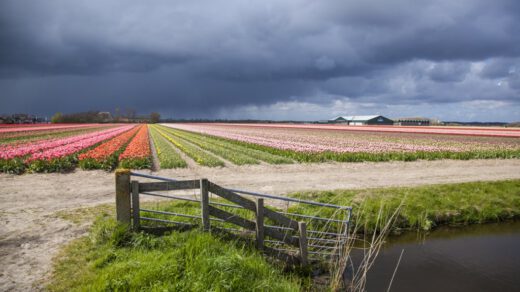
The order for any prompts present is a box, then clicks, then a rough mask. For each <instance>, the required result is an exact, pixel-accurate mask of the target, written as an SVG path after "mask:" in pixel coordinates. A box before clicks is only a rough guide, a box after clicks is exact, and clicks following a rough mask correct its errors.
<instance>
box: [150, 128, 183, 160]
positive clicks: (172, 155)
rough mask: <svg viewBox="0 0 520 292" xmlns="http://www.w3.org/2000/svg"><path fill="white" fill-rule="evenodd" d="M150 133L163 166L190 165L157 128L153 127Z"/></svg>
mask: <svg viewBox="0 0 520 292" xmlns="http://www.w3.org/2000/svg"><path fill="white" fill-rule="evenodd" d="M150 134H151V135H150V136H152V140H153V144H154V146H155V151H156V152H157V158H158V159H159V164H160V167H161V168H163V169H167V168H184V167H187V166H188V165H187V164H186V161H184V160H183V159H182V157H181V156H180V155H179V153H177V151H175V149H173V145H171V144H170V143H169V142H168V141H166V139H165V138H164V137H162V136H161V135H160V134H159V132H157V130H156V129H154V128H151V131H150Z"/></svg>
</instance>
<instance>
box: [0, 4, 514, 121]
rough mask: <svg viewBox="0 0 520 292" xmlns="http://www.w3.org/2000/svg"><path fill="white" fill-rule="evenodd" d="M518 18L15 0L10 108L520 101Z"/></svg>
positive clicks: (2, 90)
mask: <svg viewBox="0 0 520 292" xmlns="http://www.w3.org/2000/svg"><path fill="white" fill-rule="evenodd" d="M518 27H520V5H519V4H518V1H513V0H510V1H507V0H501V1H493V2H490V1H485V0H478V1H475V0H461V1H448V0H443V1H423V2H421V3H418V2H417V1H412V0H399V1H396V2H395V1H392V3H389V2H388V1H382V0H379V1H376V0H370V1H366V0H365V1H348V2H345V1H339V0H338V1H322V2H316V1H306V0H301V1H262V2H258V3H246V2H243V1H202V2H200V1H197V2H193V1H181V2H175V3H172V2H171V1H154V2H153V3H144V2H141V1H97V0H90V1H74V2H70V1H65V0H53V1H45V2H40V1H36V2H35V1H27V0H6V1H2V2H1V3H0V42H1V43H2V46H0V107H1V108H2V109H3V111H28V110H30V111H35V112H39V113H44V114H51V113H52V112H54V111H57V110H61V111H78V110H86V109H87V108H88V109H90V108H92V109H93V108H99V109H106V110H111V109H113V108H114V107H125V106H126V107H133V108H137V109H138V110H140V111H143V112H147V111H151V110H159V111H161V112H162V113H164V114H165V115H170V114H171V115H175V116H179V117H195V116H196V117H215V116H217V115H219V113H222V112H227V113H229V112H233V111H234V110H235V109H238V108H243V107H248V108H249V109H255V108H256V109H258V110H260V109H262V108H263V109H265V108H269V106H272V105H274V104H280V103H288V106H290V105H292V106H295V108H296V109H297V108H301V107H299V106H296V105H295V104H298V103H302V104H314V105H317V106H318V108H322V107H323V106H327V105H330V104H334V103H335V101H340V100H345V99H347V100H349V102H352V103H357V104H358V106H359V107H357V108H358V109H361V108H366V107H361V105H367V104H372V103H376V104H380V105H383V106H382V108H383V109H384V108H385V106H388V107H390V106H391V107H393V108H396V106H399V107H405V106H410V107H412V108H416V109H417V111H418V113H417V114H423V115H433V116H440V114H441V113H436V112H431V111H428V107H426V106H422V105H424V104H434V105H437V104H439V105H442V104H453V103H457V104H460V103H462V102H466V101H471V100H485V101H489V100H492V101H503V102H506V103H514V104H517V103H519V102H520V101H519V100H520V88H519V87H520V86H519V84H518V83H519V81H518V80H519V79H518V68H519V66H518V64H519V63H518V60H519V59H520V35H519V34H518V33H516V30H515V29H516V28H518ZM515 70H516V71H515ZM499 79H500V80H502V79H503V82H502V83H500V80H499ZM430 108H431V109H434V108H435V109H437V110H438V108H439V107H436V106H433V107H430ZM496 110H497V111H498V110H500V109H496ZM287 111H288V112H290V111H294V110H287ZM291 114H293V113H292V112H291ZM323 114H324V115H325V114H327V113H326V112H324V113H323ZM498 116H500V115H498ZM265 118H269V113H268V111H267V112H266V113H265ZM301 118H302V119H305V114H302V116H301ZM506 118H507V119H508V120H513V119H515V117H514V116H513V114H511V113H509V114H508V116H507V117H506Z"/></svg>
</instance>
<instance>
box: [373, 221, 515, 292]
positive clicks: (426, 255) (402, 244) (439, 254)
mask: <svg viewBox="0 0 520 292" xmlns="http://www.w3.org/2000/svg"><path fill="white" fill-rule="evenodd" d="M403 249H404V254H403V258H402V260H401V263H400V265H399V269H398V271H397V274H396V277H395V279H394V281H393V283H392V289H391V291H443V292H447V291H520V221H517V222H508V223H500V224H485V225H474V226H468V227H464V228H442V229H438V230H436V231H434V232H431V233H430V234H427V235H425V234H406V235H401V236H398V237H394V238H390V239H389V242H388V244H386V245H385V247H384V249H383V250H382V251H381V253H380V255H379V258H378V259H377V260H376V263H375V265H374V266H373V267H372V270H371V271H370V272H369V275H368V278H367V282H368V284H367V290H368V291H386V289H387V288H388V284H389V282H390V279H391V277H392V273H393V271H394V268H395V266H396V263H397V261H398V259H399V255H400V253H401V250H403Z"/></svg>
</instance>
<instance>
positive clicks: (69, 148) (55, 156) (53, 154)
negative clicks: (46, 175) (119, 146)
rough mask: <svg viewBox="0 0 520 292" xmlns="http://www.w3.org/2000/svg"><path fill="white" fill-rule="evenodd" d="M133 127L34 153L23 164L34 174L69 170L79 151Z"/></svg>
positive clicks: (74, 163)
mask: <svg viewBox="0 0 520 292" xmlns="http://www.w3.org/2000/svg"><path fill="white" fill-rule="evenodd" d="M133 127H135V126H133V125H130V126H124V127H121V128H118V130H116V131H112V132H109V133H105V134H102V135H97V136H95V137H91V138H89V139H83V140H80V141H77V142H75V143H71V144H66V145H62V146H59V147H56V148H51V149H47V150H45V151H42V152H38V153H34V154H32V155H31V156H30V157H29V158H27V159H26V160H25V163H26V164H28V168H29V170H31V171H34V172H56V171H66V170H71V169H73V168H74V167H75V166H76V163H77V154H79V152H80V151H82V150H87V149H88V148H90V147H93V146H95V145H96V144H98V143H100V142H103V141H105V140H107V139H110V138H112V137H115V136H117V135H119V134H122V133H124V132H126V131H128V130H130V129H132V128H133Z"/></svg>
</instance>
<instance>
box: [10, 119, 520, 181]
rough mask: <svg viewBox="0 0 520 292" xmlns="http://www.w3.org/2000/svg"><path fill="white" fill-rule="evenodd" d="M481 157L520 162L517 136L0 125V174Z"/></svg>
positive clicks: (309, 128)
mask: <svg viewBox="0 0 520 292" xmlns="http://www.w3.org/2000/svg"><path fill="white" fill-rule="evenodd" d="M488 158H520V129H507V128H476V127H475V128H470V127H392V126H385V127H377V126H354V127H353V126H343V125H315V124H298V125H296V124H224V123H183V124H163V125H135V124H57V125H54V124H45V125H14V126H8V125H0V171H1V172H4V173H24V172H63V171H71V170H73V169H75V168H76V167H79V168H81V169H84V170H90V169H103V170H107V171H110V170H113V169H115V168H117V167H124V168H131V169H152V168H154V169H158V168H165V169H166V168H185V167H189V166H190V165H200V166H203V167H224V166H229V165H255V164H291V163H302V162H326V161H337V162H359V161H390V160H402V161H411V160H418V159H425V160H433V159H488ZM154 161H155V162H156V163H154ZM154 164H156V165H155V166H154Z"/></svg>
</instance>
